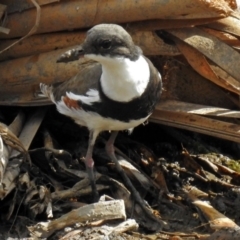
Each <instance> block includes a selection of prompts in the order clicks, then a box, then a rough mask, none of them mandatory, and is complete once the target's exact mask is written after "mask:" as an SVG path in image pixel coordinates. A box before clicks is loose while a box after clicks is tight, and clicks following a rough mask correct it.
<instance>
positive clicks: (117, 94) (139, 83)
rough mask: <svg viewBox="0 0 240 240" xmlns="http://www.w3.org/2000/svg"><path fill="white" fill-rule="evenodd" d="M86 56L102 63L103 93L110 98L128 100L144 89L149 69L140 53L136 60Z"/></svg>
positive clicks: (148, 76)
mask: <svg viewBox="0 0 240 240" xmlns="http://www.w3.org/2000/svg"><path fill="white" fill-rule="evenodd" d="M86 57H88V58H91V59H93V60H95V61H98V62H100V63H101V64H102V76H101V80H100V81H101V86H102V89H103V92H104V94H106V96H107V97H109V98H111V99H112V100H115V101H119V102H129V101H131V100H132V99H133V98H136V97H139V96H141V95H142V93H143V92H144V91H145V89H146V87H147V85H148V82H149V79H150V69H149V65H148V63H147V61H146V60H145V58H144V57H143V56H142V55H140V57H139V58H138V60H136V61H131V60H130V59H128V58H123V57H122V58H111V57H103V56H99V55H94V54H89V55H87V56H86Z"/></svg>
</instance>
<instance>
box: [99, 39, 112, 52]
mask: <svg viewBox="0 0 240 240" xmlns="http://www.w3.org/2000/svg"><path fill="white" fill-rule="evenodd" d="M111 46H112V42H111V41H110V40H103V41H102V42H101V43H100V47H101V48H102V49H105V50H106V49H110V48H111Z"/></svg>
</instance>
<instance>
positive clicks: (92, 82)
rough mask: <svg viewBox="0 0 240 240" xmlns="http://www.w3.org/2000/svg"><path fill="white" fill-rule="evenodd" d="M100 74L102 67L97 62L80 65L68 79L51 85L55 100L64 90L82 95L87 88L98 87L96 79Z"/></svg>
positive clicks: (98, 78)
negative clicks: (79, 68) (75, 73)
mask: <svg viewBox="0 0 240 240" xmlns="http://www.w3.org/2000/svg"><path fill="white" fill-rule="evenodd" d="M101 74H102V67H101V65H100V64H99V63H97V62H91V63H89V64H87V65H84V66H82V68H81V70H80V71H79V73H78V74H77V75H76V76H74V77H72V78H71V79H70V80H68V81H65V82H63V83H61V84H58V85H55V86H54V85H53V87H52V92H53V96H54V99H55V101H59V100H61V97H62V96H65V95H66V92H72V93H74V94H78V95H84V94H85V93H86V92H87V91H88V90H89V89H98V81H99V80H100V77H101Z"/></svg>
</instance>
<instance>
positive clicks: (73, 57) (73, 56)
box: [57, 46, 85, 63]
mask: <svg viewBox="0 0 240 240" xmlns="http://www.w3.org/2000/svg"><path fill="white" fill-rule="evenodd" d="M84 54H85V53H84V50H83V48H82V46H78V47H76V48H73V49H71V50H68V51H67V52H65V53H63V54H62V55H61V56H60V57H59V58H58V59H57V63H61V62H64V63H67V62H73V61H77V60H78V59H79V58H81V57H83V56H84Z"/></svg>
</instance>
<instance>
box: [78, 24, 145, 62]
mask: <svg viewBox="0 0 240 240" xmlns="http://www.w3.org/2000/svg"><path fill="white" fill-rule="evenodd" d="M82 48H83V51H84V53H85V54H96V55H102V56H110V57H126V58H129V59H131V60H132V61H134V60H137V59H138V57H139V55H140V54H141V53H142V51H141V49H140V48H139V47H137V46H136V45H135V44H134V42H133V40H132V38H131V36H130V35H129V34H128V32H127V31H126V30H125V29H124V28H123V27H121V26H119V25H116V24H99V25H96V26H94V27H93V28H91V29H90V30H89V31H88V33H87V37H86V40H85V41H84V43H83V45H82Z"/></svg>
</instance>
